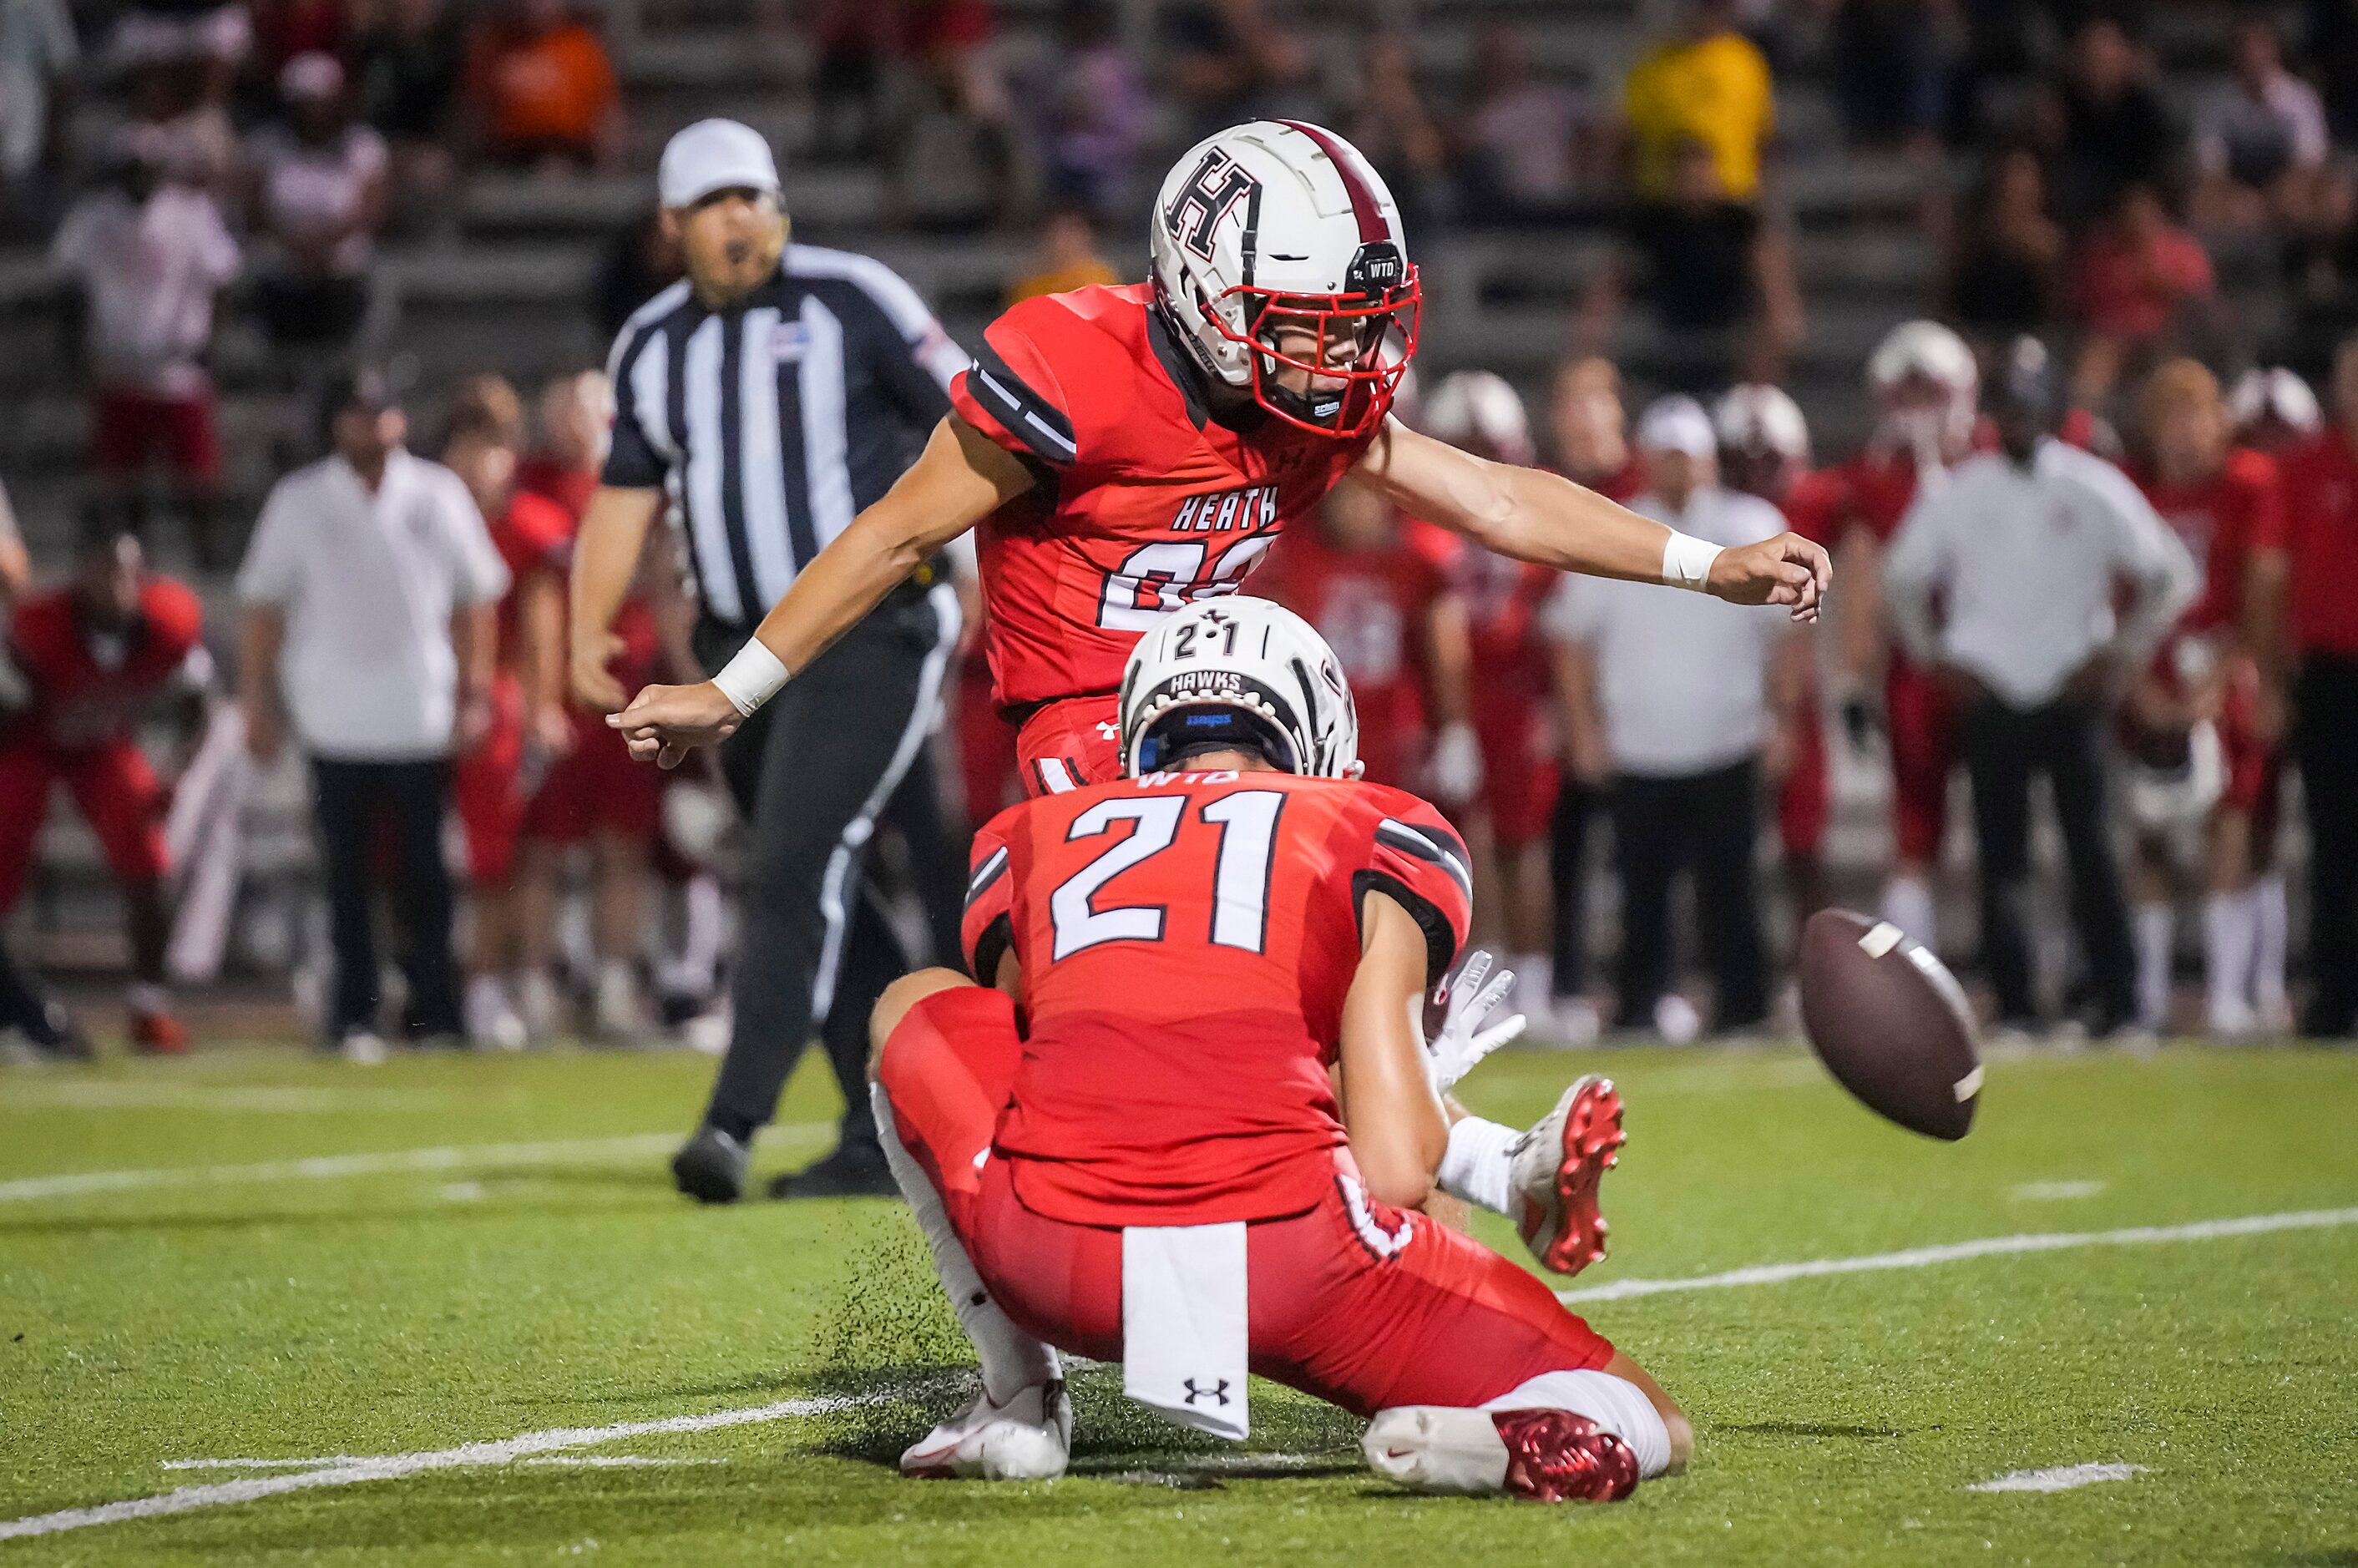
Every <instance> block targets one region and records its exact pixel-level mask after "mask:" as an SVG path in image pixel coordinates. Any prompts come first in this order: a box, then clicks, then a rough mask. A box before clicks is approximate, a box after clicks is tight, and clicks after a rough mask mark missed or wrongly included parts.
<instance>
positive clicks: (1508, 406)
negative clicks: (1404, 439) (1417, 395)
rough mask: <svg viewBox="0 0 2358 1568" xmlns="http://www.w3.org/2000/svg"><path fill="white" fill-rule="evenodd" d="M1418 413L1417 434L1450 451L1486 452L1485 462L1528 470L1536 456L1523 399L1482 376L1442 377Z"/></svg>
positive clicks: (1503, 380) (1470, 372)
mask: <svg viewBox="0 0 2358 1568" xmlns="http://www.w3.org/2000/svg"><path fill="white" fill-rule="evenodd" d="M1418 413H1419V415H1420V416H1422V423H1421V424H1420V425H1419V428H1420V429H1422V430H1423V431H1424V433H1425V434H1426V435H1428V436H1431V437H1433V438H1434V439H1436V440H1442V441H1446V442H1448V443H1449V444H1450V445H1451V446H1453V447H1464V448H1467V449H1474V448H1477V447H1480V448H1487V449H1488V455H1489V456H1492V457H1495V458H1497V459H1498V460H1499V461H1500V462H1508V463H1520V464H1528V463H1530V462H1531V459H1532V457H1533V456H1534V455H1535V453H1534V449H1533V448H1532V445H1531V415H1530V414H1528V413H1527V412H1525V411H1524V408H1523V399H1522V395H1521V394H1520V393H1519V392H1517V391H1516V390H1515V389H1514V388H1513V387H1512V386H1509V384H1507V381H1506V378H1505V377H1503V376H1498V375H1493V374H1491V373H1489V372H1488V371H1487V370H1461V371H1457V372H1455V373H1451V374H1449V375H1445V376H1444V377H1442V380H1441V384H1440V385H1439V386H1436V387H1434V388H1433V395H1432V396H1431V397H1428V398H1425V399H1423V400H1422V406H1420V407H1419V409H1418Z"/></svg>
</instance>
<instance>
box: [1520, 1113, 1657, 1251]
mask: <svg viewBox="0 0 2358 1568" xmlns="http://www.w3.org/2000/svg"><path fill="white" fill-rule="evenodd" d="M1627 1141H1628V1134H1626V1133H1624V1132H1623V1131H1622V1130H1621V1096H1620V1093H1619V1091H1618V1090H1617V1089H1615V1088H1614V1087H1613V1080H1612V1079H1610V1078H1607V1077H1604V1076H1599V1075H1598V1074H1595V1073H1590V1074H1588V1075H1587V1076H1585V1077H1580V1078H1575V1079H1574V1080H1573V1084H1572V1087H1570V1088H1567V1089H1565V1090H1564V1091H1563V1098H1561V1099H1559V1100H1557V1101H1556V1102H1555V1108H1554V1109H1553V1110H1551V1111H1549V1112H1548V1113H1547V1115H1545V1116H1543V1117H1541V1119H1539V1120H1538V1122H1536V1123H1535V1124H1533V1126H1532V1127H1531V1130H1530V1131H1528V1132H1526V1133H1524V1134H1523V1135H1522V1136H1521V1137H1520V1138H1518V1139H1516V1140H1515V1141H1514V1144H1513V1146H1512V1148H1511V1150H1510V1151H1509V1153H1510V1156H1511V1158H1512V1159H1513V1161H1514V1193H1515V1206H1514V1213H1513V1214H1512V1215H1510V1216H1509V1218H1511V1219H1513V1220H1514V1222H1515V1228H1516V1229H1517V1230H1518V1231H1520V1232H1521V1234H1522V1238H1523V1245H1525V1246H1526V1247H1529V1248H1530V1249H1531V1256H1532V1257H1534V1258H1536V1259H1538V1260H1540V1265H1541V1267H1542V1268H1545V1269H1551V1270H1553V1271H1555V1272H1556V1273H1559V1274H1577V1273H1579V1272H1580V1271H1582V1270H1583V1269H1585V1268H1587V1267H1588V1266H1589V1265H1590V1264H1591V1263H1594V1262H1595V1261H1596V1260H1598V1259H1600V1258H1602V1257H1604V1256H1605V1238H1606V1230H1607V1227H1606V1223H1605V1216H1604V1215H1603V1214H1602V1213H1601V1212H1599V1210H1598V1207H1597V1194H1596V1184H1598V1183H1599V1182H1601V1181H1603V1180H1604V1179H1605V1173H1606V1172H1607V1171H1609V1170H1611V1169H1612V1168H1613V1167H1614V1166H1616V1165H1617V1164H1619V1163H1620V1162H1621V1145H1622V1144H1623V1143H1625V1142H1627Z"/></svg>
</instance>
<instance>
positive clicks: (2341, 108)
mask: <svg viewBox="0 0 2358 1568" xmlns="http://www.w3.org/2000/svg"><path fill="white" fill-rule="evenodd" d="M2302 9H2303V11H2304V12H2305V13H2306V16H2305V17H2304V26H2303V28H2302V37H2303V38H2306V39H2307V41H2308V47H2307V48H2306V49H2303V50H2302V51H2301V57H2300V58H2301V59H2304V60H2305V61H2306V62H2307V63H2308V65H2309V69H2310V70H2313V71H2314V72H2315V73H2316V76H2317V80H2318V81H2320V82H2322V83H2324V86H2325V113H2326V118H2327V123H2328V124H2330V125H2331V127H2332V130H2333V137H2334V140H2336V141H2338V142H2341V143H2343V144H2345V145H2346V144H2349V143H2353V142H2358V0H2307V4H2306V5H2304V6H2303V7H2302Z"/></svg>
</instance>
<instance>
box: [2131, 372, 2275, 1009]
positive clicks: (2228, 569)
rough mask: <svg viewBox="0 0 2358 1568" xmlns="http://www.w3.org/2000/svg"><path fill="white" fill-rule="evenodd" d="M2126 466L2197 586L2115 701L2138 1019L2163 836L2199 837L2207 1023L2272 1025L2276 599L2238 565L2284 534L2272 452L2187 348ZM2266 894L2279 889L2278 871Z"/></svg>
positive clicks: (2157, 383) (2146, 990) (2167, 918)
mask: <svg viewBox="0 0 2358 1568" xmlns="http://www.w3.org/2000/svg"><path fill="white" fill-rule="evenodd" d="M2137 413H2138V420H2137V423H2138V427H2139V429H2138V436H2139V440H2138V446H2139V448H2140V450H2139V452H2138V455H2137V460H2136V462H2135V463H2133V464H2132V465H2131V466H2130V468H2129V475H2130V477H2131V478H2132V479H2135V480H2136V481H2137V485H2138V487H2139V488H2140V489H2142V490H2143V491H2144V492H2145V493H2146V499H2147V500H2148V501H2150V502H2152V503H2153V507H2154V510H2155V511H2156V512H2158V513H2160V514H2161V515H2162V517H2163V519H2164V520H2165V521H2166V522H2168V523H2169V525H2170V526H2171V527H2172V528H2173V529H2175V530H2176V531H2177V534H2178V536H2179V538H2180V539H2181V540H2182V541H2184V543H2185V545H2186V547H2187V549H2188V550H2189V551H2190V552H2191V553H2192V555H2193V557H2194V559H2195V561H2196V562H2197V563H2198V564H2199V565H2200V566H2201V568H2202V574H2203V587H2202V597H2201V598H2200V599H2198V600H2195V601H2194V604H2193V605H2192V607H2191V608H2190V609H2189V610H2188V611H2187V612H2186V614H2185V615H2184V617H2183V618H2181V619H2180V622H2179V623H2178V628H2177V630H2176V632H2175V633H2172V634H2171V636H2170V637H2169V639H2168V640H2167V641H2165V642H2164V643H2162V645H2161V647H2160V648H2159V649H2158V651H2157V652H2156V654H2155V655H2154V660H2153V664H2152V665H2151V666H2150V667H2149V668H2148V669H2147V671H2146V673H2145V676H2144V678H2143V679H2142V680H2141V681H2139V683H2138V684H2137V686H2136V688H2135V689H2134V690H2133V691H2132V692H2131V694H2130V696H2129V699H2128V701H2127V703H2126V705H2125V708H2124V711H2123V713H2122V722H2121V738H2122V747H2123V750H2124V751H2125V752H2126V753H2127V756H2128V760H2129V787H2128V791H2127V796H2128V804H2129V811H2130V817H2131V822H2132V826H2133V827H2134V828H2135V829H2136V859H2135V860H2134V862H2133V864H2132V871H2131V879H2132V880H2131V887H2130V892H2131V896H2132V898H2133V899H2134V901H2135V903H2136V942H2137V1011H2138V1014H2139V1017H2138V1022H2139V1023H2140V1024H2141V1025H2142V1026H2143V1027H2145V1028H2147V1029H2149V1030H2153V1031H2155V1032H2157V1033H2158V1032H2160V1031H2161V1030H2163V1029H2164V1028H2165V1027H2166V1026H2167V1024H2168V1022H2169V1020H2168V1012H2169V992H2170V969H2171V957H2172V954H2173V950H2174V948H2175V946H2176V943H2175V935H2176V929H2177V914H2178V912H2177V904H2176V897H2175V892H2174V889H2173V887H2172V883H2173V881H2174V880H2175V867H2174V865H2173V860H2174V859H2175V851H2176V849H2177V848H2178V844H2177V842H2176V840H2177V839H2178V838H2180V837H2182V836H2183V835H2184V834H2185V833H2187V832H2189V831H2199V832H2201V834H2202V836H2203V838H2204V844H2203V858H2204V881H2205V884H2206V892H2205V895H2204V899H2203V908H2202V947H2203V964H2204V971H2205V979H2206V980H2207V986H2206V992H2207V994H2206V999H2205V1013H2206V1018H2207V1022H2208V1026H2209V1028H2210V1031H2211V1033H2213V1034H2216V1035H2222V1036H2226V1037H2234V1036H2238V1035H2246V1034H2251V1033H2255V1031H2258V1030H2260V1029H2264V1028H2265V1029H2277V1028H2282V1027H2283V1026H2285V1025H2286V1024H2288V1022H2290V1020H2289V1018H2288V1017H2287V1016H2286V1014H2285V977H2284V967H2283V956H2282V950H2281V948H2278V949H2277V953H2276V955H2275V962H2274V964H2273V966H2272V967H2271V966H2270V965H2268V964H2266V963H2265V962H2264V961H2263V954H2262V952H2261V931H2262V926H2263V919H2262V915H2261V907H2260V906H2261V904H2262V903H2263V902H2264V901H2265V900H2266V898H2267V896H2268V895H2267V893H2266V891H2264V890H2263V889H2262V887H2261V886H2260V883H2261V881H2262V880H2263V879H2262V877H2261V875H2260V867H2261V866H2262V865H2263V864H2265V863H2266V860H2267V859H2268V856H2267V854H2266V849H2267V845H2268V844H2269V842H2270V840H2271V839H2272V838H2273V834H2274V829H2275V817H2276V803H2277V795H2278V791H2279V788H2280V785H2281V780H2282V756H2281V735H2282V731H2283V724H2282V720H2281V718H2280V717H2277V713H2278V711H2280V707H2281V705H2280V703H2277V702H2275V701H2273V700H2271V699H2270V697H2268V695H2267V694H2266V693H2265V692H2264V691H2263V690H2262V688H2261V675H2260V665H2259V663H2258V661H2257V660H2256V659H2255V656H2254V650H2255V648H2263V647H2266V646H2268V645H2270V644H2271V643H2273V641H2274V638H2275V633H2274V630H2273V629H2272V628H2270V627H2268V626H2266V624H2265V623H2264V618H2265V617H2266V616H2267V615H2268V614H2269V613H2270V612H2271V611H2272V609H2273V599H2272V597H2271V596H2270V595H2268V594H2266V592H2264V591H2262V590H2260V589H2258V587H2257V586H2256V584H2255V578H2254V574H2253V572H2252V570H2251V566H2252V558H2253V556H2254V553H2255V551H2258V550H2261V549H2266V548H2270V547H2272V546H2275V545H2276V544H2277V542H2278V541H2280V540H2281V539H2282V537H2283V533H2284V518H2283V514H2282V510H2281V507H2282V500H2281V497H2280V495H2279V493H2278V487H2277V466H2276V462H2275V460H2273V459H2271V458H2269V457H2267V456H2266V455H2265V454H2263V453H2261V452H2256V451H2254V450H2252V449H2250V448H2248V447H2239V446H2235V445H2234V444H2233V431H2232V428H2231V421H2232V417H2233V416H2232V415H2231V414H2230V412H2229V410H2228V406H2227V403H2226V400H2225V399H2224V398H2223V397H2222V396H2221V395H2220V392H2219V383H2218V381H2217V379H2216V378H2215V377H2213V376H2212V373H2211V372H2210V371H2208V370H2207V369H2205V368H2204V367H2203V366H2202V365H2201V363H2200V362H2196V361H2194V360H2174V361H2171V362H2169V363H2167V364H2164V365H2162V366H2160V367H2159V368H2158V369H2157V370H2156V371H2155V372H2154V373H2153V374H2152V376H2151V377H2150V378H2149V379H2148V380H2147V383H2146V385H2145V387H2144V390H2143V392H2142V394H2141V395H2140V396H2139V399H2138V408H2137ZM2274 896H2275V898H2276V899H2277V901H2281V900H2282V898H2283V896H2284V894H2283V884H2282V881H2281V880H2277V881H2276V887H2275V890H2274Z"/></svg>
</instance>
